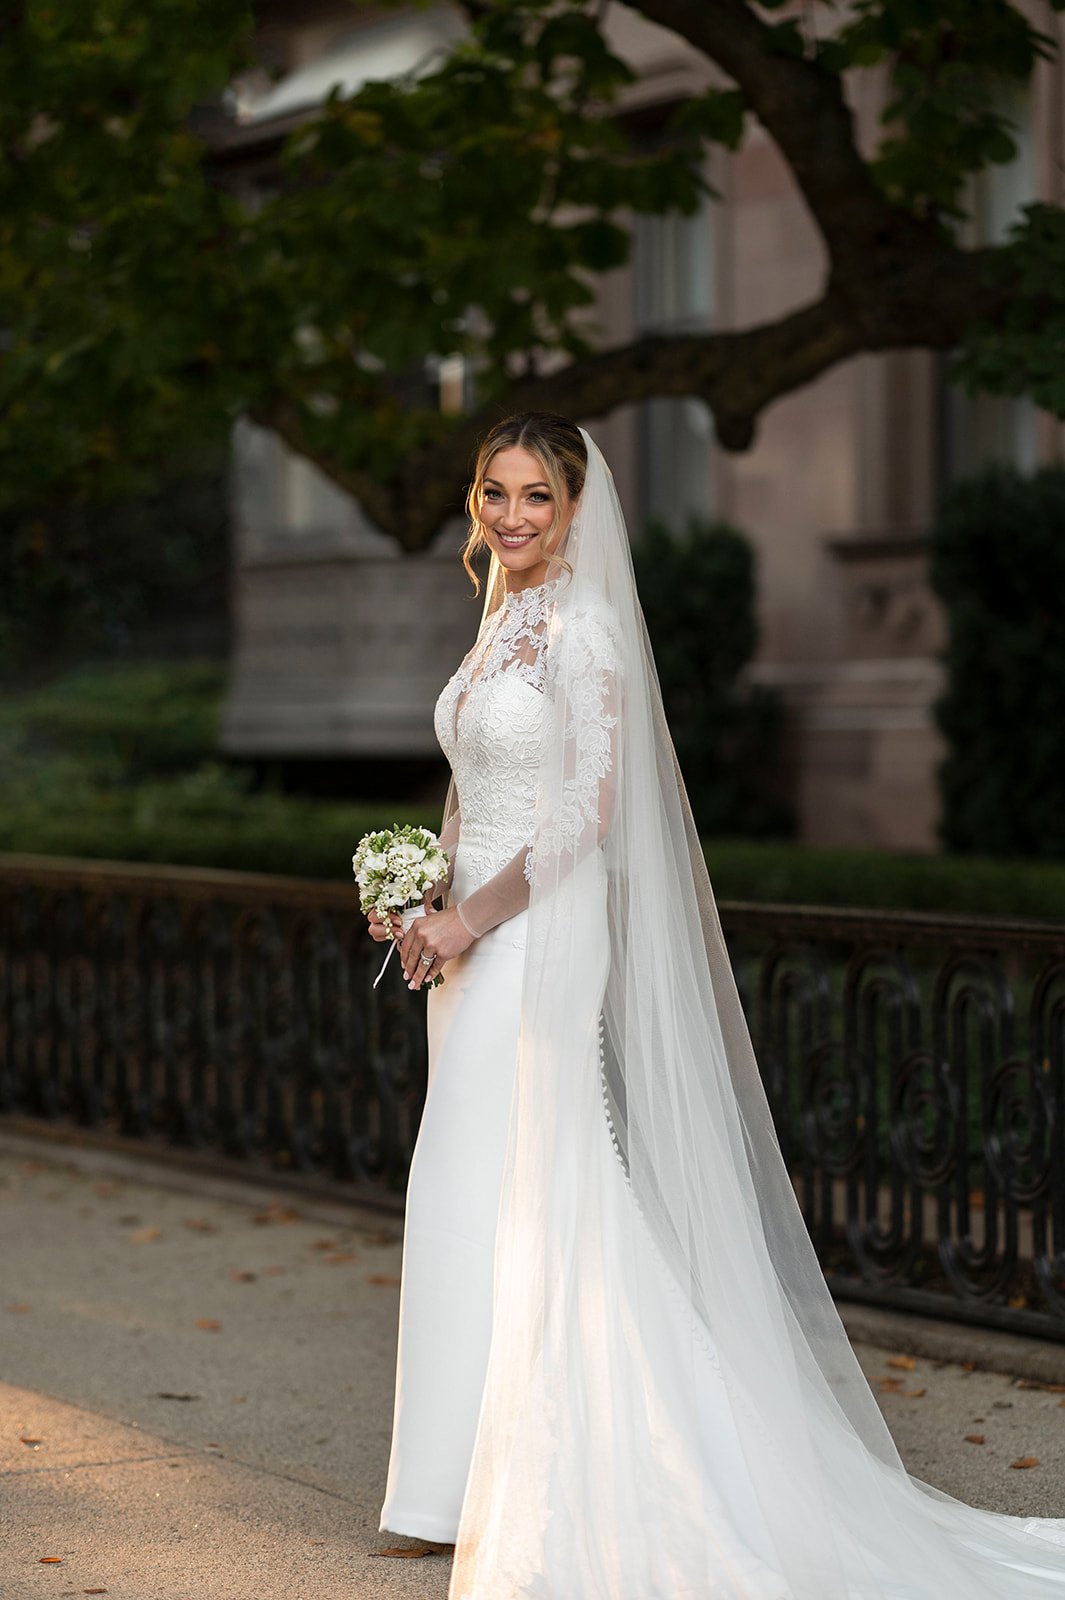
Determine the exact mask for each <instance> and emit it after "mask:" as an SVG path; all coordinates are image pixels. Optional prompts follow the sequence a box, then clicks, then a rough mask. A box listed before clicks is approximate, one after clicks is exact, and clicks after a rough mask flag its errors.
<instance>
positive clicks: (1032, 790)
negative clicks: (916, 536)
mask: <svg viewBox="0 0 1065 1600" xmlns="http://www.w3.org/2000/svg"><path fill="white" fill-rule="evenodd" d="M931 576H932V582H933V585H934V587H935V589H936V591H937V592H938V593H939V595H940V596H941V597H942V599H943V601H944V602H945V605H946V608H947V616H948V623H949V640H948V646H947V652H946V666H947V687H946V691H945V693H944V694H943V696H942V697H941V699H940V700H939V701H938V702H937V705H936V719H937V722H938V724H939V727H940V729H941V730H942V733H943V735H944V737H945V739H946V742H947V749H948V753H947V756H946V759H945V760H944V762H943V763H942V766H941V768H940V773H939V780H940V788H941V792H942V798H943V818H942V822H941V827H940V832H941V837H942V839H943V842H944V843H945V844H946V845H947V846H948V848H949V849H951V850H958V851H980V852H983V853H985V854H988V855H1002V856H1015V857H1018V856H1019V857H1023V856H1041V857H1057V858H1063V857H1065V626H1063V625H1062V620H1061V596H1062V594H1063V593H1065V468H1061V467H1048V468H1045V469H1043V470H1042V471H1040V472H1037V473H1035V474H1034V475H1033V476H1031V477H1028V478H1025V477H1022V476H1021V474H1020V473H1018V472H1017V471H1016V470H1015V469H1014V468H1012V467H1003V466H996V467H992V468H989V469H988V470H987V471H985V472H984V473H982V474H980V475H979V476H978V477H976V478H973V479H970V480H968V481H966V482H964V483H961V484H958V485H956V486H955V487H954V488H953V489H951V490H950V491H949V492H948V494H947V495H946V496H945V497H944V499H943V502H942V504H941V507H940V510H939V514H938V517H937V519H936V524H935V528H934V531H933V544H932V563H931Z"/></svg>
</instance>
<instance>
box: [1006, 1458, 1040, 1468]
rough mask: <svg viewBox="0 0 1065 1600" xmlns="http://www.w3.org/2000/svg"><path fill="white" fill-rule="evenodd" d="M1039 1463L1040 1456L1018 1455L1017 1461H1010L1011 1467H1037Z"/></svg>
mask: <svg viewBox="0 0 1065 1600" xmlns="http://www.w3.org/2000/svg"><path fill="white" fill-rule="evenodd" d="M1038 1465H1039V1457H1038V1456H1018V1457H1017V1460H1016V1461H1011V1462H1010V1466H1011V1467H1037V1466H1038Z"/></svg>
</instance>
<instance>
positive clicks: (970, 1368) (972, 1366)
mask: <svg viewBox="0 0 1065 1600" xmlns="http://www.w3.org/2000/svg"><path fill="white" fill-rule="evenodd" d="M961 1370H962V1371H963V1372H975V1371H976V1362H975V1361H963V1362H962V1364H961Z"/></svg>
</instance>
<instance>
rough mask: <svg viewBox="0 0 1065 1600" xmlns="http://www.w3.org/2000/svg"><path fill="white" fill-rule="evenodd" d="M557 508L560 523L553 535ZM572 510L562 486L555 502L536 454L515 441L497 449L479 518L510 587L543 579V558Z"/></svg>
mask: <svg viewBox="0 0 1065 1600" xmlns="http://www.w3.org/2000/svg"><path fill="white" fill-rule="evenodd" d="M556 512H558V513H560V515H559V517H558V527H557V528H556V530H555V532H554V533H553V534H552V533H551V526H552V523H554V522H555V518H556ZM572 515H573V501H572V499H571V497H570V496H569V495H568V494H567V493H566V491H565V489H563V501H562V504H561V505H560V506H559V505H556V503H555V496H554V494H553V493H552V491H551V486H550V484H549V483H547V482H546V480H545V478H544V469H543V467H542V466H541V465H540V463H539V461H538V460H537V459H536V457H535V456H534V455H531V454H530V452H529V451H528V450H522V449H521V448H520V447H519V446H517V445H514V446H512V447H511V448H509V449H507V450H497V451H496V453H495V455H494V456H493V457H492V459H491V460H490V461H489V463H488V467H487V469H486V471H485V475H484V482H483V493H482V496H481V508H480V518H481V522H482V524H483V525H484V529H485V533H486V535H487V539H488V544H489V547H490V548H491V549H492V550H493V551H494V552H495V554H496V555H497V556H498V558H499V561H500V564H501V566H502V567H503V569H504V571H505V572H506V573H507V583H508V587H509V588H526V587H528V586H530V585H531V584H535V583H541V582H542V581H543V579H544V578H546V576H547V570H548V568H547V562H546V560H545V557H546V556H548V555H549V554H551V553H552V552H553V551H555V550H557V549H558V547H559V545H560V544H561V542H562V540H563V539H564V537H565V534H566V529H567V528H568V527H569V523H570V518H571V517H572Z"/></svg>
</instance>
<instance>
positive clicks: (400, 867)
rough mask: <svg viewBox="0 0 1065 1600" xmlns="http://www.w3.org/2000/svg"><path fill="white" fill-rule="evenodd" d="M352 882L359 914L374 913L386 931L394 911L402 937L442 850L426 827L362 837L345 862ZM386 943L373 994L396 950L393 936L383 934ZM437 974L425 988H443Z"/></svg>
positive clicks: (441, 868) (440, 863)
mask: <svg viewBox="0 0 1065 1600" xmlns="http://www.w3.org/2000/svg"><path fill="white" fill-rule="evenodd" d="M351 867H352V871H353V872H354V874H355V882H356V883H357V884H358V886H359V897H360V900H361V903H362V909H363V910H364V911H371V910H373V911H376V912H377V914H378V916H380V917H381V918H383V920H384V922H385V926H386V927H387V928H388V929H389V930H391V927H392V922H391V913H392V912H393V911H398V912H399V913H400V919H401V921H402V924H403V932H404V933H406V932H407V930H408V929H409V928H410V926H411V923H412V922H414V920H415V918H416V917H423V916H424V915H425V906H424V905H423V904H422V896H423V895H424V893H425V891H426V889H429V888H431V887H432V885H433V884H434V883H436V882H437V881H438V879H440V878H442V877H444V876H445V874H446V873H447V869H448V858H447V851H446V850H444V849H443V848H442V847H441V844H440V840H439V839H438V838H437V836H436V834H435V833H430V831H429V829H428V828H414V827H412V826H411V825H410V824H409V823H406V824H404V826H403V827H402V828H401V827H400V826H399V824H398V823H396V825H395V826H394V827H392V828H382V829H381V830H380V832H378V833H365V834H363V836H362V838H361V839H360V840H359V843H358V845H357V847H356V850H355V854H354V855H353V856H352V858H351ZM389 937H390V938H391V939H392V943H391V945H390V946H389V949H388V955H386V956H385V959H384V962H383V964H382V966H381V971H380V972H379V973H378V974H377V977H376V978H375V979H374V982H373V986H374V988H375V989H376V988H377V985H378V984H379V983H380V981H381V978H382V976H383V975H384V970H385V967H387V966H388V962H389V958H390V957H391V955H392V952H393V950H395V948H396V939H395V936H394V935H393V934H392V933H391V931H390V933H389ZM443 981H444V979H443V974H442V973H437V975H436V977H435V978H431V979H430V980H429V986H430V988H435V987H436V985H437V984H438V983H443Z"/></svg>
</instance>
